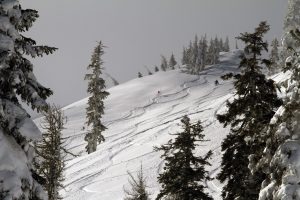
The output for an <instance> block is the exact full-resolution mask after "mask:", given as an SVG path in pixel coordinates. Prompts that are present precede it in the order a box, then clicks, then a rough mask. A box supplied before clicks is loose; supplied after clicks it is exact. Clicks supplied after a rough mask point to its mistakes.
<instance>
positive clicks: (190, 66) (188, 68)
mask: <svg viewBox="0 0 300 200" xmlns="http://www.w3.org/2000/svg"><path fill="white" fill-rule="evenodd" d="M186 58H187V63H186V69H185V72H187V73H189V74H194V73H195V72H194V71H195V69H194V65H193V44H192V42H191V41H190V44H189V47H188V48H187V50H186Z"/></svg>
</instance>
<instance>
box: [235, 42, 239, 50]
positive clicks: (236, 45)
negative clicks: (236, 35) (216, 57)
mask: <svg viewBox="0 0 300 200" xmlns="http://www.w3.org/2000/svg"><path fill="white" fill-rule="evenodd" d="M235 49H239V46H238V41H237V40H235Z"/></svg>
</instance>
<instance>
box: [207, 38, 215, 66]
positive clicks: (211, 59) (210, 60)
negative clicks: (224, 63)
mask: <svg viewBox="0 0 300 200" xmlns="http://www.w3.org/2000/svg"><path fill="white" fill-rule="evenodd" d="M214 44H215V43H214V41H213V40H212V39H210V42H209V47H208V50H207V64H209V65H213V64H215V45H214Z"/></svg>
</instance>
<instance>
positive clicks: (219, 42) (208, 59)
mask: <svg viewBox="0 0 300 200" xmlns="http://www.w3.org/2000/svg"><path fill="white" fill-rule="evenodd" d="M229 51H230V46H229V39H228V37H226V40H225V42H223V39H222V38H221V39H219V38H218V37H217V36H216V37H215V39H212V38H211V39H210V42H209V44H208V41H207V37H206V35H205V36H202V37H201V38H200V39H198V36H197V35H196V36H195V39H194V41H193V42H192V41H190V43H189V46H188V47H184V48H183V53H182V60H181V63H182V65H185V66H186V68H185V72H187V73H190V74H198V73H199V72H200V71H202V70H203V69H204V68H205V66H206V65H214V64H217V63H219V54H220V52H229Z"/></svg>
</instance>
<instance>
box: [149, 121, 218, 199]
mask: <svg viewBox="0 0 300 200" xmlns="http://www.w3.org/2000/svg"><path fill="white" fill-rule="evenodd" d="M181 122H182V124H183V129H184V130H183V131H182V132H181V133H177V134H175V135H176V136H177V137H176V138H175V140H170V141H169V142H168V143H167V144H166V145H162V146H161V147H156V148H155V150H156V151H163V152H164V153H163V155H162V156H161V157H162V158H163V159H164V160H165V167H164V171H163V173H161V174H160V175H159V177H158V181H159V183H160V184H161V187H162V189H161V191H160V193H159V194H158V196H157V197H156V199H157V200H158V199H163V198H171V199H173V200H212V198H211V197H210V196H209V195H208V194H207V193H205V192H204V188H205V184H204V182H205V181H207V180H211V178H210V177H209V175H208V172H207V171H206V170H205V166H206V165H210V163H209V162H208V159H209V158H210V157H211V155H212V152H211V151H209V152H208V153H207V154H206V155H205V156H204V157H201V156H199V157H197V156H195V155H194V150H195V148H196V146H198V145H197V144H196V142H203V141H205V140H204V135H203V134H201V132H202V131H203V128H202V126H201V122H200V121H198V122H197V123H196V124H191V123H190V119H189V118H188V117H187V116H184V117H183V119H182V120H181Z"/></svg>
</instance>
